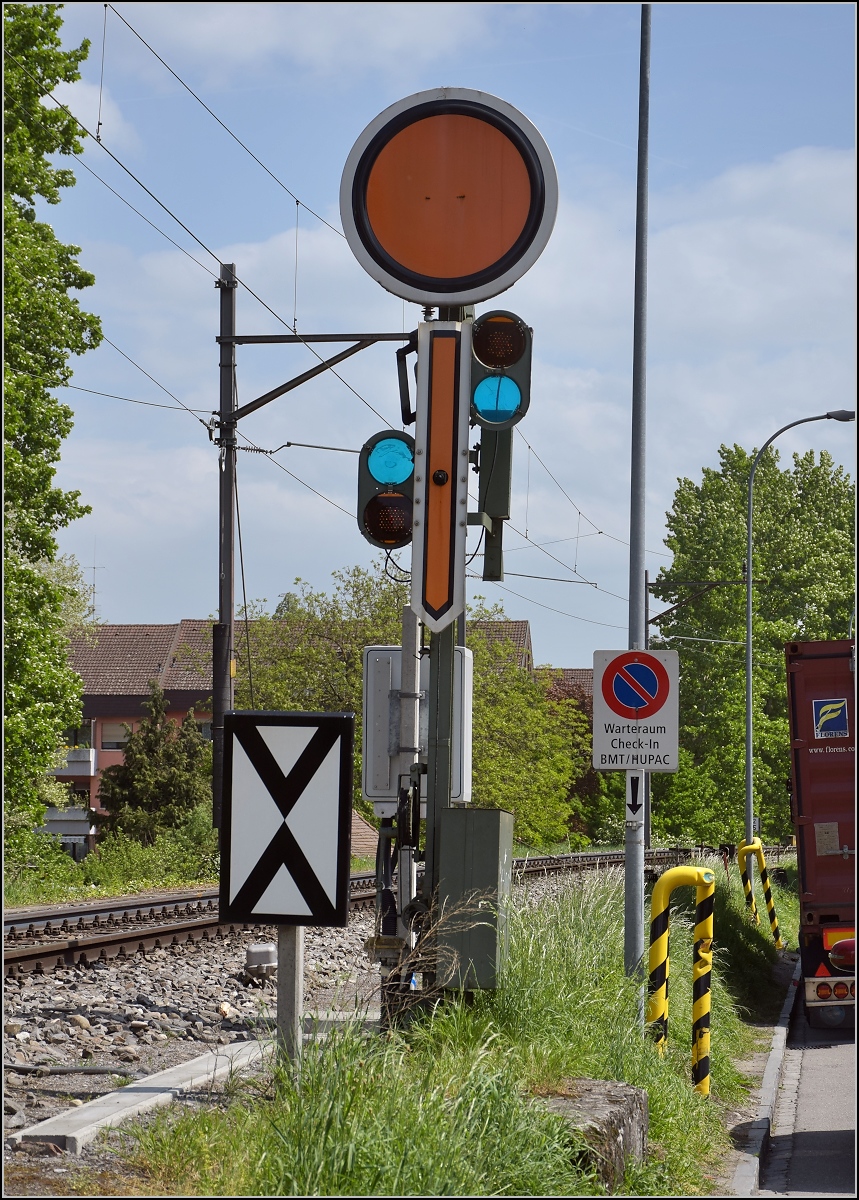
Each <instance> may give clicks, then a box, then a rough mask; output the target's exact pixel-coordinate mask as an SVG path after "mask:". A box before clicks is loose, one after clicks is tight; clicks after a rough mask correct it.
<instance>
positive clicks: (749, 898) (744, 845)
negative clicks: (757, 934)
mask: <svg viewBox="0 0 859 1200" xmlns="http://www.w3.org/2000/svg"><path fill="white" fill-rule="evenodd" d="M760 844H761V841H760V838H752V840H751V841H750V842H747V841H746V840H745V838H744V839H743V840H742V841H741V842H740V844H739V846H738V847H737V862H738V863H739V866H740V879H742V881H743V891H744V892H745V894H746V904H747V905H748V906H749V908H750V909H751V910H752V916H753V917H754V918H755V924H756V925H760V923H761V919H760V917H759V915H758V906H757V905H756V904H755V894H754V892H753V891H752V881H751V879H750V878H749V872H748V870H747V869H746V859H747V858H748V856H749V855H750V854H754V852H755V848H756V846H757V847H759V846H760Z"/></svg>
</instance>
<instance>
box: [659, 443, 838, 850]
mask: <svg viewBox="0 0 859 1200" xmlns="http://www.w3.org/2000/svg"><path fill="white" fill-rule="evenodd" d="M719 457H720V467H719V469H718V470H714V469H711V468H707V469H705V470H704V472H703V475H702V479H701V482H700V484H696V483H694V482H693V481H692V480H690V479H681V480H680V481H679V484H678V487H677V490H676V492H675V496H674V504H673V507H672V510H671V512H670V513H669V514H668V529H669V535H668V537H667V538H666V544H667V546H668V547H669V549H670V550H672V551H673V554H674V561H673V563H672V565H671V567H670V568H669V569H667V570H663V571H662V572H660V575H659V578H658V580H657V583H658V591H657V594H658V596H659V597H660V599H662V600H664V601H666V602H667V604H668V605H669V606H670V605H672V604H679V603H680V602H681V601H686V600H689V598H690V596H691V595H692V594H693V593H694V592H695V591H696V590H697V589H696V588H695V587H694V586H687V585H686V584H684V583H681V582H680V581H682V580H740V581H741V580H742V579H743V578H744V576H743V564H744V561H745V557H746V528H747V526H746V513H747V496H748V480H749V472H750V470H751V464H752V461H753V457H754V455H753V454H747V453H746V451H745V450H743V449H742V448H741V447H740V446H736V445H735V446H733V447H730V448H729V447H727V446H722V447H721V449H720V452H719ZM753 533H754V581H755V582H754V610H753V625H752V645H753V664H754V670H753V690H754V755H755V758H754V788H755V811H756V812H757V813H758V814H759V815H760V817H761V833H762V836H763V837H764V838H765V839H771V840H779V839H782V838H784V837H786V836H788V835H789V834H790V832H791V827H790V813H789V805H788V796H787V791H786V787H785V782H786V779H787V777H788V774H789V770H790V755H789V740H788V726H787V685H786V680H785V659H784V647H785V644H786V643H788V642H791V641H795V640H800V641H814V640H824V641H825V640H831V639H839V638H845V637H847V634H848V628H849V623H850V614H851V610H852V607H853V603H854V489H853V484H852V482H851V480H850V478H849V476H848V475H847V474H846V473H845V471H844V470H843V468H841V467H836V466H834V464H833V461H832V458H831V457H830V455H828V454H827V453H826V452H825V451H824V452H821V454H820V455H819V457H816V456H815V454H814V452H813V451H809V452H808V453H807V454H803V455H798V454H797V455H794V456H793V465H792V466H790V467H787V468H785V469H781V468H780V467H779V457H778V453H777V452H776V451H774V450H772V449H771V450H768V451H767V452H766V454H765V455H764V456H763V458H762V459H761V462H760V464H759V466H758V469H757V472H756V474H755V487H754V524H753ZM745 601H746V589H745V586H743V585H742V583H740V584H739V585H734V586H725V587H714V588H711V589H709V590H707V591H706V592H704V593H703V594H702V595H700V596H698V597H697V598H695V599H693V600H692V601H691V602H690V603H688V604H685V605H684V606H683V607H681V608H678V609H677V611H676V612H675V613H673V614H671V616H669V617H666V618H665V619H664V620H663V621H662V622H661V624H660V626H659V628H660V630H661V632H662V634H663V636H665V635H667V636H668V638H671V639H675V638H676V640H671V641H670V642H668V643H667V644H670V645H671V646H672V647H674V648H676V649H678V650H679V652H680V662H681V681H680V721H681V746H682V747H683V750H682V751H681V756H680V770H679V771H678V773H677V774H676V775H674V776H671V775H654V777H653V785H652V786H653V793H652V794H653V828H654V831H655V832H656V833H662V834H663V835H666V836H670V837H683V836H685V837H693V838H695V839H701V840H703V841H705V842H708V843H710V844H716V845H718V844H719V842H723V841H732V842H736V841H737V840H738V839H739V838H740V837H742V835H743V828H744V820H743V818H744V811H745V712H746V709H745V638H746V624H745V622H746V612H745ZM695 638H701V639H710V640H703V641H693V640H682V639H695ZM652 644H653V643H652Z"/></svg>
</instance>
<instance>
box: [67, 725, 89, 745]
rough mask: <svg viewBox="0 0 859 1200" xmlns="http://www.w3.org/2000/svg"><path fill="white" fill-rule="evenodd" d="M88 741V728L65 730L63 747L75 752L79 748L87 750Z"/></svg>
mask: <svg viewBox="0 0 859 1200" xmlns="http://www.w3.org/2000/svg"><path fill="white" fill-rule="evenodd" d="M89 739H90V730H89V726H87V727H86V728H85V729H67V730H66V731H65V733H64V734H63V745H64V746H66V747H67V748H68V749H69V750H77V749H79V748H80V747H81V746H83V747H85V748H87V749H89Z"/></svg>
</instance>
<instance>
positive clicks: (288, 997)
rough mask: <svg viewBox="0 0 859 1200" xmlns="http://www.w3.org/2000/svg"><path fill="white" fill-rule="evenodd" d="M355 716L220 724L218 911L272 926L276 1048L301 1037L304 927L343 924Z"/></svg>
mask: <svg viewBox="0 0 859 1200" xmlns="http://www.w3.org/2000/svg"><path fill="white" fill-rule="evenodd" d="M354 733H355V717H354V715H353V714H352V713H286V712H230V713H227V714H226V716H225V718H224V750H225V754H224V759H225V761H224V787H223V805H224V808H223V821H222V825H221V887H220V902H219V912H220V916H221V919H222V920H224V921H241V922H247V923H248V924H254V925H268V924H272V925H277V927H278V970H277V1028H278V1041H279V1044H280V1047H281V1050H282V1051H283V1052H285V1053H286V1054H288V1056H289V1057H290V1058H297V1057H298V1056H299V1053H300V1049H301V1041H302V1005H303V1000H304V939H303V933H304V930H303V926H305V925H345V924H346V922H347V920H348V916H349V869H350V845H349V842H350V834H351V827H352V820H351V818H352V747H353V742H354Z"/></svg>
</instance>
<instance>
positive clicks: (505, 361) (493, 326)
mask: <svg viewBox="0 0 859 1200" xmlns="http://www.w3.org/2000/svg"><path fill="white" fill-rule="evenodd" d="M472 345H473V348H474V354H475V356H476V357H477V359H478V360H479V361H480V362H482V363H483V365H484V366H485V367H493V368H495V369H496V370H504V368H505V367H512V366H513V364H514V363H517V362H518V361H519V359H520V358H521V357H522V355H523V354H524V353H525V348H526V346H527V341H526V337H525V331H524V330H523V329H522V327H521V325H520V324H519V322H518V321H513V320H511V318H510V317H502V316H496V317H487V318H486V319H485V320H483V321H476V322H475V325H474V334H473V341H472Z"/></svg>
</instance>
